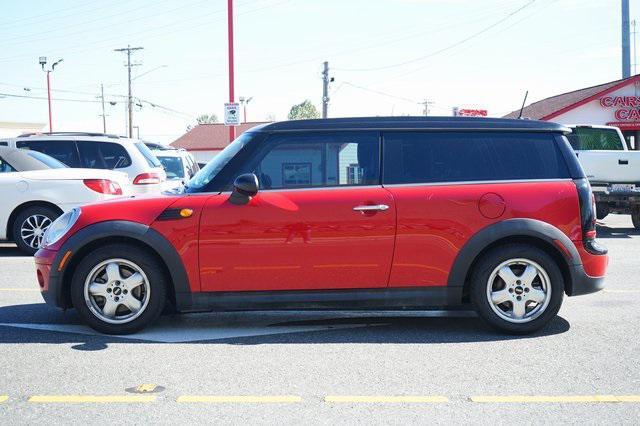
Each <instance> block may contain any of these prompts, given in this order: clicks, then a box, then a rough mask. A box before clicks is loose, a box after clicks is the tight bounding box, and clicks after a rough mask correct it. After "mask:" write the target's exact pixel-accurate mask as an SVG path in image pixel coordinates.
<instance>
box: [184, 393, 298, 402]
mask: <svg viewBox="0 0 640 426" xmlns="http://www.w3.org/2000/svg"><path fill="white" fill-rule="evenodd" d="M176 401H177V402H182V403H187V402H206V403H247V402H248V403H274V402H275V403H292V402H302V398H301V397H299V396H295V395H276V396H261V395H182V396H179V397H178V399H177V400H176Z"/></svg>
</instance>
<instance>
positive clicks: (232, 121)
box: [224, 102, 240, 126]
mask: <svg viewBox="0 0 640 426" xmlns="http://www.w3.org/2000/svg"><path fill="white" fill-rule="evenodd" d="M224 125H225V126H238V125H240V104H238V103H237V102H227V103H225V104H224Z"/></svg>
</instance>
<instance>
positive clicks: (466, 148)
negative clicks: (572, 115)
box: [383, 132, 570, 184]
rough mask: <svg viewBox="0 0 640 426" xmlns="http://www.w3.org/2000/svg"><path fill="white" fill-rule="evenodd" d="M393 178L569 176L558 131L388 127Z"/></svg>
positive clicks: (388, 173) (387, 158)
mask: <svg viewBox="0 0 640 426" xmlns="http://www.w3.org/2000/svg"><path fill="white" fill-rule="evenodd" d="M383 170H384V177H383V181H384V183H387V184H405V183H440V182H473V181H495V180H498V181H500V180H530V179H557V178H569V177H570V173H569V171H568V168H567V165H566V163H565V161H564V158H563V157H562V154H561V152H560V150H559V149H558V147H557V145H556V143H555V138H554V135H552V134H548V133H524V132H385V133H384V167H383Z"/></svg>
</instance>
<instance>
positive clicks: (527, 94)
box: [518, 90, 529, 120]
mask: <svg viewBox="0 0 640 426" xmlns="http://www.w3.org/2000/svg"><path fill="white" fill-rule="evenodd" d="M527 96H529V91H528V90H527V91H526V92H525V94H524V100H523V101H522V106H521V107H520V114H518V120H519V119H521V118H522V111H523V110H524V104H526V103H527Z"/></svg>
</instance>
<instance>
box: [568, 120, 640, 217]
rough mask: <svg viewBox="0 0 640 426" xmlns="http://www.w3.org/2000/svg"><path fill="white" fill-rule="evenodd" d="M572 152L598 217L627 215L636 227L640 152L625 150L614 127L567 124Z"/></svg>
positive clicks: (638, 210)
mask: <svg viewBox="0 0 640 426" xmlns="http://www.w3.org/2000/svg"><path fill="white" fill-rule="evenodd" d="M569 127H570V128H571V129H572V130H573V133H572V134H570V135H569V136H568V137H569V142H571V146H572V147H573V149H574V150H575V151H576V155H577V156H578V160H579V161H580V164H581V165H582V168H583V169H584V171H585V173H586V174H587V178H588V179H589V182H590V183H591V188H592V190H593V195H594V196H595V199H596V210H597V216H598V219H604V218H605V216H607V215H608V214H609V213H621V214H630V215H631V219H632V221H633V226H634V227H635V228H636V229H640V151H632V150H629V149H628V147H627V144H626V141H625V139H624V137H623V136H622V132H620V129H618V128H617V127H610V126H590V125H570V126H569Z"/></svg>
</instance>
